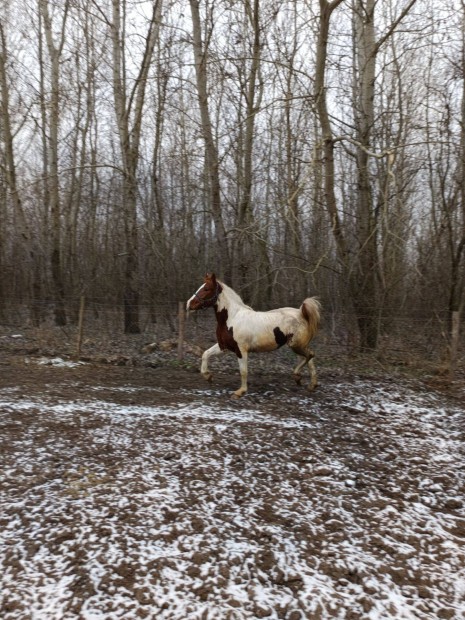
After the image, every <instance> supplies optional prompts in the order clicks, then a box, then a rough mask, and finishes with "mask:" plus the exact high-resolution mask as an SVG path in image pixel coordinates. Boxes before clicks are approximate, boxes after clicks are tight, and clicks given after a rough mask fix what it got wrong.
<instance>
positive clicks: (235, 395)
mask: <svg viewBox="0 0 465 620" xmlns="http://www.w3.org/2000/svg"><path fill="white" fill-rule="evenodd" d="M244 394H245V391H244V390H236V391H235V392H233V393H232V394H231V398H234V399H237V398H240V397H241V396H244Z"/></svg>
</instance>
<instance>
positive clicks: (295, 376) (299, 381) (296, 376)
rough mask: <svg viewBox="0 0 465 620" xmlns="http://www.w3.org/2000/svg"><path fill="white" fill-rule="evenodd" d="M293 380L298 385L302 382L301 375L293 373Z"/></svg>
mask: <svg viewBox="0 0 465 620" xmlns="http://www.w3.org/2000/svg"><path fill="white" fill-rule="evenodd" d="M294 380H295V382H296V383H297V385H300V384H301V383H302V375H294Z"/></svg>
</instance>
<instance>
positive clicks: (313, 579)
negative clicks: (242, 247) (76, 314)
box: [0, 330, 465, 620]
mask: <svg viewBox="0 0 465 620" xmlns="http://www.w3.org/2000/svg"><path fill="white" fill-rule="evenodd" d="M0 345H1V351H2V358H1V360H0V427H1V433H0V491H1V492H0V567H1V568H0V617H1V618H2V620H42V619H43V620H75V619H76V620H77V619H85V620H113V619H120V618H121V619H124V620H133V619H136V618H149V619H152V618H153V619H156V620H159V619H166V620H201V619H204V620H214V619H218V620H242V619H244V620H245V619H249V618H270V619H285V620H299V619H300V620H307V619H308V620H325V619H333V618H340V619H348V620H349V619H351V620H355V619H357V620H358V619H365V618H366V619H370V620H375V619H380V620H381V619H382V620H386V619H389V618H392V619H410V618H412V619H423V620H434V619H436V618H439V619H441V618H445V619H460V618H464V617H465V505H464V497H465V495H464V492H465V480H464V478H465V476H464V470H465V468H464V456H465V441H464V440H465V398H464V392H463V389H462V388H461V387H460V386H458V387H457V386H456V388H455V389H454V390H448V389H441V390H439V389H438V386H432V385H431V381H430V380H427V379H426V378H425V377H417V378H412V377H405V376H404V377H400V376H399V375H398V374H393V373H391V372H385V371H384V370H382V369H381V370H380V369H377V371H376V372H369V371H367V370H364V371H363V370H361V369H360V368H355V367H350V366H348V365H344V366H343V367H342V366H341V367H338V366H337V365H335V364H332V365H329V366H328V365H326V366H325V365H324V364H323V365H320V369H319V380H320V385H319V387H318V388H317V390H316V391H315V392H313V393H308V392H306V390H305V388H304V387H303V386H296V385H295V384H294V383H293V381H292V378H291V376H290V373H289V371H288V369H290V367H291V366H292V361H293V360H292V358H291V357H290V356H289V355H290V354H289V353H287V352H285V351H283V352H281V353H278V354H264V355H263V356H262V357H260V358H258V357H257V358H256V359H255V358H253V359H252V361H251V364H250V381H249V389H250V393H249V395H247V396H245V397H244V398H243V399H240V400H233V399H231V398H230V394H231V392H232V391H233V390H234V389H236V388H237V387H238V384H239V374H238V371H237V368H236V366H235V362H234V360H230V359H227V358H226V357H225V358H219V359H218V360H216V361H215V362H214V363H213V364H212V370H213V371H214V373H215V377H214V382H213V384H212V385H209V384H207V383H205V382H204V380H203V379H202V377H201V376H200V374H199V372H198V359H197V358H196V357H195V355H191V356H189V355H188V356H187V358H186V359H185V360H184V362H182V363H179V362H177V361H176V356H175V352H169V351H168V352H165V353H160V352H159V353H157V352H156V351H157V349H155V352H153V353H151V354H145V356H136V357H135V358H132V357H131V355H129V356H124V355H122V354H121V351H119V352H118V353H117V354H112V355H107V356H103V357H102V356H100V357H99V356H97V355H89V356H87V357H86V356H83V358H84V360H81V361H80V362H79V363H76V362H72V360H71V359H70V358H69V356H66V355H60V353H63V351H61V352H60V351H58V350H57V349H59V346H57V347H55V348H50V347H49V348H48V349H47V348H46V347H44V346H43V343H39V344H37V342H32V340H31V338H30V337H28V336H24V334H23V333H18V334H16V333H13V332H12V331H11V330H9V331H8V332H5V333H4V335H3V337H2V341H1V343H0ZM168 348H169V347H168ZM121 349H122V350H124V346H123V345H121ZM142 360H145V361H142ZM286 369H287V370H286Z"/></svg>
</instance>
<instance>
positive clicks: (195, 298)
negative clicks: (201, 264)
mask: <svg viewBox="0 0 465 620" xmlns="http://www.w3.org/2000/svg"><path fill="white" fill-rule="evenodd" d="M220 293H221V285H220V284H219V282H217V280H216V277H215V274H214V273H207V274H206V275H205V281H204V283H203V284H202V286H201V287H200V288H199V289H198V290H197V292H196V293H194V294H193V295H192V297H191V298H190V299H189V300H188V301H187V310H188V311H194V310H201V309H203V308H212V307H213V306H214V305H215V304H216V302H217V301H218V295H219V294H220Z"/></svg>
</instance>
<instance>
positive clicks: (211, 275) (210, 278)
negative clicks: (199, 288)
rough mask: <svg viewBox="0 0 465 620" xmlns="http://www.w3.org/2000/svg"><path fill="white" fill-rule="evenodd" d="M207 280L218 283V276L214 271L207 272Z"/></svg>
mask: <svg viewBox="0 0 465 620" xmlns="http://www.w3.org/2000/svg"><path fill="white" fill-rule="evenodd" d="M205 282H212V284H214V285H216V276H215V274H214V273H206V274H205Z"/></svg>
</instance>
